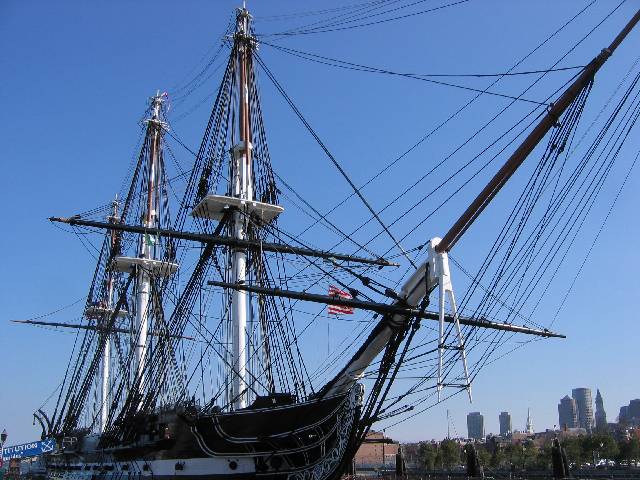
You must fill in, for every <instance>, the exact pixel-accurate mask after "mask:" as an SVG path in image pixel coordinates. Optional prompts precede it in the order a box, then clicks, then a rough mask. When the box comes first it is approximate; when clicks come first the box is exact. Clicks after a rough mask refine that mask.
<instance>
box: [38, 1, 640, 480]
mask: <svg viewBox="0 0 640 480" xmlns="http://www.w3.org/2000/svg"><path fill="white" fill-rule="evenodd" d="M639 19H640V12H638V13H636V15H635V16H634V17H633V18H632V19H631V20H630V22H629V23H628V24H627V26H626V27H625V28H624V29H623V30H622V32H621V33H620V34H619V35H618V36H617V37H616V38H615V40H614V41H613V43H612V44H611V45H610V46H609V47H608V48H606V49H604V50H603V51H602V52H601V53H600V54H598V55H597V56H596V57H595V58H594V59H593V60H592V61H591V62H590V63H589V64H588V65H587V66H586V67H584V68H583V70H582V72H581V73H580V74H579V75H578V76H577V77H576V78H575V80H574V81H573V83H572V84H571V85H570V86H569V87H568V88H567V89H566V91H565V92H564V93H563V94H562V95H561V96H560V97H559V98H558V99H557V101H555V102H554V103H553V105H552V106H551V107H550V108H549V110H548V111H547V113H546V114H545V115H544V116H543V117H542V118H541V120H540V121H539V123H538V124H537V125H536V126H535V127H534V128H533V129H532V130H531V132H530V133H529V135H528V136H527V138H526V139H525V141H524V142H523V143H522V144H521V146H520V147H518V148H517V149H516V150H515V152H514V153H513V154H512V155H511V157H510V158H509V159H508V160H507V161H506V163H505V164H504V166H503V167H502V168H501V169H500V170H499V171H498V172H497V173H496V175H495V176H494V177H493V179H491V181H490V182H489V183H488V184H487V186H486V187H485V188H484V190H483V191H482V192H481V193H480V194H479V195H478V197H477V198H476V200H475V201H474V202H473V203H472V204H471V205H470V206H469V208H468V209H467V210H466V211H465V212H464V213H463V215H462V216H461V217H460V218H459V220H458V221H456V222H455V223H454V225H453V227H452V228H451V229H450V230H449V231H448V232H447V233H446V234H445V235H444V237H442V239H440V238H433V239H431V240H430V241H429V242H428V244H427V250H428V253H427V258H426V261H424V262H422V263H421V264H420V265H418V266H417V267H416V268H415V269H414V271H413V273H412V274H411V275H410V276H409V278H408V279H407V280H406V281H405V282H404V284H403V286H402V287H401V288H400V289H398V290H397V291H396V290H394V289H392V288H388V287H385V288H382V286H381V285H374V284H372V282H371V281H370V279H369V278H368V277H365V276H363V275H362V274H358V273H357V272H355V271H354V270H353V268H352V266H353V265H365V266H371V267H376V268H385V267H390V266H392V265H394V264H393V262H391V261H390V260H388V259H385V258H382V257H376V256H371V257H362V256H355V255H352V254H343V253H339V252H333V251H325V250H317V249H314V248H312V247H310V246H307V245H303V244H300V243H299V242H298V243H296V242H295V241H294V240H295V239H291V241H289V242H285V241H283V238H284V237H283V236H282V235H276V234H275V233H274V232H277V221H278V220H277V219H278V217H279V216H280V215H283V214H284V209H283V208H282V207H281V206H280V205H279V203H278V197H279V196H278V188H277V182H276V177H275V176H274V172H273V171H272V168H271V163H270V160H269V151H268V148H267V144H266V134H265V129H264V126H263V125H262V115H261V106H260V98H259V94H258V88H257V85H256V75H255V71H254V67H255V64H256V62H260V61H261V60H260V59H259V58H258V57H257V56H256V48H257V39H256V37H255V36H254V34H253V30H252V27H251V16H250V14H249V12H248V11H247V10H246V9H245V8H241V9H239V10H238V12H237V15H236V21H235V32H234V33H233V36H232V38H231V40H230V41H231V54H230V56H229V60H228V63H227V65H226V70H225V73H224V75H223V78H222V81H221V85H220V89H219V91H218V94H217V96H216V100H215V103H214V107H213V111H212V114H211V117H210V119H209V122H208V124H207V126H206V129H205V134H204V138H203V140H202V144H201V146H200V149H199V151H198V152H197V154H196V159H195V162H194V168H193V169H192V170H191V172H190V174H189V175H188V182H187V187H186V189H185V193H184V197H183V199H182V201H181V202H180V204H179V208H178V212H177V214H176V215H174V216H172V215H171V211H170V208H169V206H170V203H171V202H170V199H169V194H168V191H167V174H166V171H165V156H164V137H165V135H166V134H167V132H169V131H170V129H169V127H168V123H167V121H166V119H165V109H164V102H165V96H164V95H163V94H160V93H158V94H157V95H155V96H154V97H153V98H152V99H151V102H150V107H149V110H148V120H147V122H146V133H145V138H144V142H143V145H142V148H141V151H140V154H139V157H138V160H137V164H136V166H135V169H134V171H133V173H132V175H131V183H130V187H129V190H128V194H127V196H126V198H122V199H120V200H119V201H115V202H114V203H113V206H112V210H111V212H110V214H109V216H108V218H107V220H106V221H104V220H99V219H98V220H94V219H90V218H84V217H81V216H75V217H68V218H52V220H53V221H55V222H62V223H65V224H68V225H72V226H74V227H82V228H92V229H99V230H101V231H103V232H104V243H103V246H102V250H101V253H100V257H99V260H98V263H97V266H96V270H95V274H94V278H93V282H92V284H91V288H90V292H89V295H88V298H87V303H86V307H85V312H84V316H85V318H86V320H87V323H86V324H84V325H79V326H76V327H78V328H81V329H82V332H83V334H82V335H83V336H82V337H81V340H80V344H79V346H78V348H77V350H76V352H75V353H74V354H73V355H74V356H73V359H74V361H73V362H72V363H71V364H70V366H69V369H68V370H67V372H66V374H65V379H64V382H63V388H62V390H61V392H60V395H59V398H58V402H57V405H56V408H55V410H54V411H53V412H44V411H42V410H40V411H39V412H37V413H36V414H35V415H36V418H37V419H38V421H39V422H40V424H41V425H42V428H43V433H42V435H43V437H47V438H55V439H56V441H57V445H58V448H57V450H56V451H55V452H54V453H52V454H50V455H48V456H47V466H48V471H49V475H50V476H51V477H53V478H65V479H71V478H78V479H80V478H131V477H132V476H134V477H137V478H145V477H156V478H157V477H159V478H165V477H166V478H168V477H171V478H173V477H176V476H180V477H189V478H202V479H204V478H207V479H209V478H222V477H225V478H226V477H230V476H231V477H233V478H239V479H244V478H265V479H271V478H273V479H275V478H282V479H288V480H333V479H336V478H338V477H340V476H341V475H342V474H343V473H344V472H345V469H346V468H347V466H348V465H349V463H350V461H351V459H352V458H353V455H354V454H355V451H356V450H357V448H358V447H359V445H360V444H361V442H362V441H363V439H364V437H365V435H366V434H367V432H368V430H369V428H370V427H371V425H372V424H373V423H375V422H376V421H379V420H380V419H381V418H383V417H384V416H385V415H389V411H390V410H389V407H384V408H383V406H384V405H385V404H384V402H385V400H386V399H387V398H388V395H389V392H390V390H391V388H392V386H393V384H394V381H395V379H396V377H397V374H398V371H399V369H400V368H401V367H402V365H403V362H404V361H405V359H406V358H407V357H406V354H407V351H408V349H409V347H410V345H411V342H412V339H413V338H414V335H415V333H416V331H417V330H418V328H419V327H420V325H421V322H422V321H430V322H431V321H433V322H437V325H438V336H437V345H436V347H435V349H434V352H435V353H436V354H437V374H436V375H435V377H434V378H433V379H432V383H433V388H435V390H436V391H437V392H438V394H439V393H440V392H441V391H442V390H443V389H445V388H454V389H457V390H461V391H466V392H468V394H469V397H470V398H471V380H470V374H469V371H468V367H467V357H466V350H465V346H466V344H465V342H466V338H467V337H465V335H464V333H463V328H466V327H468V328H472V329H489V330H499V331H505V332H515V333H521V334H526V335H535V336H541V337H559V336H561V335H559V334H556V333H553V332H551V331H548V330H546V329H535V328H530V327H526V326H518V325H515V324H513V323H499V322H494V321H489V320H487V319H485V318H473V317H465V316H462V315H460V314H459V313H458V310H457V307H456V300H455V297H454V292H453V287H452V283H451V275H450V270H449V258H448V252H449V251H450V250H451V249H452V248H453V246H454V245H455V244H456V242H457V241H458V239H459V238H460V237H461V236H462V235H463V234H464V233H465V231H466V230H467V229H468V228H469V227H470V226H471V224H472V223H473V221H474V220H475V219H476V218H477V217H478V216H479V215H480V213H481V212H482V211H483V209H484V208H485V207H486V206H487V205H488V204H489V203H490V202H491V200H492V199H493V198H494V197H495V195H496V194H497V193H498V192H499V190H500V189H501V188H502V186H503V185H504V184H505V183H506V182H507V181H508V180H509V178H510V177H511V176H512V175H513V173H514V172H515V171H516V169H517V168H518V167H519V165H520V164H522V162H523V161H524V160H525V159H526V158H527V156H528V155H529V154H530V153H531V152H532V150H533V149H534V147H535V146H536V145H537V144H538V143H539V142H540V141H542V140H543V139H544V138H545V136H546V135H547V133H548V132H549V131H550V130H551V129H552V128H553V127H554V126H556V125H557V124H558V122H559V121H560V120H561V119H562V116H563V114H564V112H565V111H567V109H569V108H570V107H571V106H572V105H573V104H574V102H575V101H576V99H578V98H579V97H580V95H581V94H582V93H583V92H584V91H585V89H588V88H589V87H590V85H591V82H592V81H593V78H594V75H595V74H596V72H597V71H598V69H599V68H600V67H601V66H602V65H603V64H604V63H605V61H606V60H607V59H608V58H609V57H610V56H611V54H612V53H613V52H614V51H615V49H616V48H617V47H618V45H619V44H620V43H621V42H622V40H623V39H624V37H625V36H626V35H627V34H628V33H629V31H630V30H631V29H632V28H633V26H634V25H635V24H636V23H637V22H638V20H639ZM356 193H358V192H357V189H356ZM363 200H364V199H363ZM187 246H188V247H189V248H191V250H189V252H191V253H190V254H191V255H193V249H192V247H193V246H196V252H197V254H196V255H195V257H194V258H191V257H189V256H188V254H186V253H184V252H185V251H186V250H187ZM286 256H297V257H300V258H304V259H306V261H308V262H309V264H310V265H312V266H314V267H317V268H320V269H322V268H323V265H330V266H332V267H335V268H339V269H342V271H343V272H346V273H347V274H350V275H352V276H353V277H354V278H355V279H357V280H359V281H361V282H362V283H363V284H364V285H365V286H369V287H371V288H375V289H377V290H376V291H377V292H378V293H380V294H381V295H382V296H384V297H386V298H388V299H389V301H388V303H385V302H380V301H374V300H371V299H368V298H364V299H363V298H362V295H359V294H360V293H361V292H358V291H357V290H355V289H353V288H351V287H350V285H348V284H345V283H340V288H341V289H344V290H345V292H347V293H348V295H346V294H345V295H323V294H319V293H311V292H308V291H296V290H291V289H289V288H287V286H286V283H285V284H281V283H279V282H278V280H279V278H278V276H277V275H276V274H275V273H274V270H275V269H277V268H278V267H279V266H282V263H281V259H282V258H284V257H286ZM192 260H193V261H192ZM318 262H324V263H318ZM187 265H190V266H189V267H187ZM179 275H186V276H187V281H186V282H182V283H180V282H178V281H177V277H178V276H179ZM203 292H207V293H206V295H208V296H211V297H212V296H213V293H212V292H214V294H215V297H216V299H217V300H210V299H207V301H205V300H203ZM431 296H437V297H438V308H437V309H435V310H432V309H429V305H430V298H431ZM284 300H287V301H289V300H294V301H308V302H315V303H322V304H326V305H334V306H335V305H337V306H343V307H348V308H356V309H362V310H366V311H370V312H374V313H376V314H377V321H376V323H375V324H374V325H373V326H372V328H371V329H370V331H369V332H368V335H367V337H366V340H365V341H364V342H362V344H361V345H359V346H358V347H357V348H356V349H355V352H354V353H353V354H352V356H351V358H350V359H349V360H347V361H346V362H345V363H344V365H343V366H342V368H341V369H340V370H339V371H338V373H337V374H336V375H335V376H334V377H333V378H331V379H330V380H329V381H328V382H326V383H325V384H323V385H321V386H320V387H319V388H317V389H311V388H309V385H308V384H307V382H306V380H305V379H304V376H303V375H302V373H301V371H300V370H301V367H300V362H299V360H298V357H297V356H298V355H299V352H297V351H296V344H295V338H294V337H295V334H294V333H292V332H291V331H289V330H287V323H286V321H287V319H288V317H290V311H289V312H288V311H287V308H286V306H285V304H284ZM445 300H448V302H449V305H450V309H449V311H448V312H447V311H445ZM205 306H208V307H210V308H211V309H212V310H213V309H218V311H219V312H220V314H221V317H223V318H224V321H225V323H224V324H223V325H224V326H223V327H221V328H223V329H224V331H223V332H211V331H210V330H209V327H207V326H206V325H205V324H200V323H199V324H198V325H197V328H196V329H200V331H201V332H205V333H203V334H202V338H195V337H193V336H187V334H186V328H187V326H188V325H192V326H193V325H194V322H199V321H200V319H201V318H202V317H201V316H200V314H199V313H198V312H201V311H202V309H203V308H204V307H205ZM31 323H37V322H31ZM58 325H61V324H58ZM449 327H450V328H451V329H453V330H451V331H450V332H451V335H452V337H453V338H454V339H455V340H454V342H453V344H451V343H447V342H446V341H445V337H446V336H447V335H448V333H447V332H446V331H445V330H446V329H447V328H449ZM221 338H222V339H226V343H224V342H221V341H220V342H218V343H217V344H216V340H217V339H218V340H219V339H221ZM197 342H206V343H207V348H208V349H210V350H209V355H214V354H215V355H217V357H219V361H220V364H221V369H222V370H223V371H224V373H223V375H222V378H223V380H224V381H223V382H222V383H221V385H220V388H219V393H218V394H217V395H215V396H212V397H211V398H209V399H208V401H207V402H205V403H202V402H198V401H196V400H195V398H194V397H193V392H192V391H191V390H190V388H189V380H190V375H191V376H192V375H193V372H188V371H186V369H185V366H184V358H185V356H184V352H185V347H184V345H185V344H188V345H192V344H194V343H197ZM226 345H230V348H227V347H226ZM276 352H277V353H276ZM448 352H453V353H452V355H447V353H448ZM203 356H204V355H203ZM114 359H117V364H118V365H119V367H118V369H116V370H114V369H113V368H112V365H113V364H114ZM200 362H202V357H201V358H200ZM279 362H280V364H279ZM196 363H197V361H196ZM373 363H377V368H376V370H375V373H374V375H373V377H372V378H373V382H372V387H371V388H370V389H369V390H368V391H365V389H364V387H363V386H362V383H361V379H362V377H363V375H365V372H366V371H367V369H368V368H370V366H371V365H372V364H373ZM452 363H457V364H459V365H460V366H461V369H462V370H461V371H462V375H461V376H460V377H459V378H460V379H461V380H459V381H458V382H452V381H448V380H447V378H448V377H447V372H448V367H449V365H450V364H452ZM91 392H94V394H95V395H99V399H98V401H97V402H95V403H96V404H97V405H99V408H98V409H94V413H93V415H91V414H89V415H87V412H88V410H89V407H88V405H89V403H90V398H89V397H90V393H91ZM411 409H412V407H408V408H407V409H405V410H404V411H405V412H406V411H410V410H411ZM83 415H84V417H85V418H84V419H83Z"/></svg>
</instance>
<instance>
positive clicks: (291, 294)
mask: <svg viewBox="0 0 640 480" xmlns="http://www.w3.org/2000/svg"><path fill="white" fill-rule="evenodd" d="M207 283H208V284H209V285H212V286H214V287H222V288H232V289H236V290H245V291H247V292H252V293H257V294H262V295H274V296H278V297H285V298H293V299H295V300H305V301H309V302H315V303H324V304H326V305H341V306H345V307H353V308H360V309H362V310H370V311H372V312H376V313H380V314H383V315H386V314H400V315H407V316H408V317H418V318H424V319H427V320H438V319H439V314H438V312H422V311H420V310H419V309H417V308H410V307H404V306H402V305H397V304H396V305H388V304H386V303H377V302H368V301H363V300H356V299H347V298H341V297H334V296H330V295H318V294H314V293H306V292H296V291H292V290H282V289H279V288H265V287H257V286H253V285H239V284H235V283H225V282H216V281H209V282H207ZM444 321H445V322H446V323H454V322H455V318H454V317H453V315H445V317H444ZM458 321H459V322H460V324H462V325H469V326H472V327H482V328H489V329H493V330H505V331H509V332H516V333H525V334H528V335H536V336H539V337H553V338H566V337H565V336H564V335H562V334H559V333H554V332H551V331H549V330H547V329H542V330H539V329H534V328H528V327H525V326H520V325H512V324H509V323H498V322H492V321H489V320H484V319H474V318H470V317H458Z"/></svg>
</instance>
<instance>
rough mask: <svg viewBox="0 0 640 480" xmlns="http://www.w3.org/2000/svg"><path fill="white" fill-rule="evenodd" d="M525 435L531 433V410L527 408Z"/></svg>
mask: <svg viewBox="0 0 640 480" xmlns="http://www.w3.org/2000/svg"><path fill="white" fill-rule="evenodd" d="M524 431H525V433H534V432H533V421H532V420H531V410H530V409H528V408H527V425H526V426H525V430H524Z"/></svg>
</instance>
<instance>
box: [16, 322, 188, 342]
mask: <svg viewBox="0 0 640 480" xmlns="http://www.w3.org/2000/svg"><path fill="white" fill-rule="evenodd" d="M11 321H12V322H13V323H24V324H27V325H43V326H45V327H56V328H57V327H62V328H77V329H79V330H96V331H98V332H101V333H105V332H109V333H128V334H133V333H135V332H134V331H133V330H129V329H127V328H110V329H109V328H106V327H99V326H97V325H81V324H79V323H59V322H39V321H36V320H11ZM149 335H152V336H154V337H162V336H168V337H169V338H179V339H182V340H195V338H193V337H183V336H180V335H165V334H164V333H156V332H149Z"/></svg>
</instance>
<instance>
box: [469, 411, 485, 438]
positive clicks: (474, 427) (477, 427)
mask: <svg viewBox="0 0 640 480" xmlns="http://www.w3.org/2000/svg"><path fill="white" fill-rule="evenodd" d="M467 432H468V434H469V438H473V439H476V440H482V439H483V438H484V417H483V416H482V414H481V413H480V412H471V413H469V414H468V415H467Z"/></svg>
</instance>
